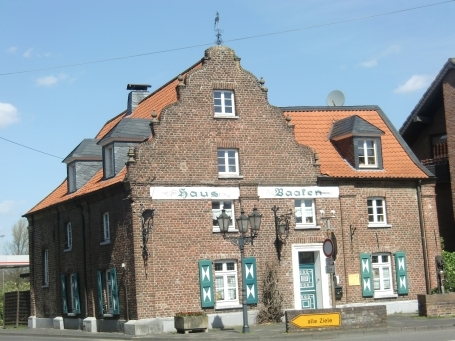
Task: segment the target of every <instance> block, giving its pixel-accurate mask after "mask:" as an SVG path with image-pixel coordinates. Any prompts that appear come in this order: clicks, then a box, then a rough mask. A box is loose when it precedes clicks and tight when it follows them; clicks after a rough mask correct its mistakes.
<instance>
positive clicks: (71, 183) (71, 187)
mask: <svg viewBox="0 0 455 341" xmlns="http://www.w3.org/2000/svg"><path fill="white" fill-rule="evenodd" d="M74 191H76V163H72V164H70V165H68V192H70V193H72V192H74Z"/></svg>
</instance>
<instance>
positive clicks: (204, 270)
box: [199, 260, 215, 308]
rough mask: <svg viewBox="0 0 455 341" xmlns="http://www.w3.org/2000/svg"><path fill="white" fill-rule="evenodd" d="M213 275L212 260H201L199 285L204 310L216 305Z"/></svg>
mask: <svg viewBox="0 0 455 341" xmlns="http://www.w3.org/2000/svg"><path fill="white" fill-rule="evenodd" d="M212 274H213V272H212V262H211V261H210V260H200V261H199V285H200V295H201V307H202V308H211V307H214V305H215V300H214V296H213V278H212Z"/></svg>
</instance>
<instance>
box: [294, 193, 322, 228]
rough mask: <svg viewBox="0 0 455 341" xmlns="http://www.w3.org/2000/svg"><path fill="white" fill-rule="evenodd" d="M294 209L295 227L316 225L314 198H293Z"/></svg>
mask: <svg viewBox="0 0 455 341" xmlns="http://www.w3.org/2000/svg"><path fill="white" fill-rule="evenodd" d="M294 210H295V224H296V228H315V227H317V226H316V214H315V208H314V199H295V200H294Z"/></svg>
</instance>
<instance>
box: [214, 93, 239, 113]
mask: <svg viewBox="0 0 455 341" xmlns="http://www.w3.org/2000/svg"><path fill="white" fill-rule="evenodd" d="M213 104H214V107H215V117H235V107H234V92H233V91H229V90H215V91H213Z"/></svg>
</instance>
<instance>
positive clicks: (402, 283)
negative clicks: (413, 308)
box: [395, 251, 409, 295]
mask: <svg viewBox="0 0 455 341" xmlns="http://www.w3.org/2000/svg"><path fill="white" fill-rule="evenodd" d="M395 272H396V279H397V293H398V295H407V294H408V293H409V288H408V274H407V272H408V268H407V264H406V253H405V252H402V251H397V252H395Z"/></svg>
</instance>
